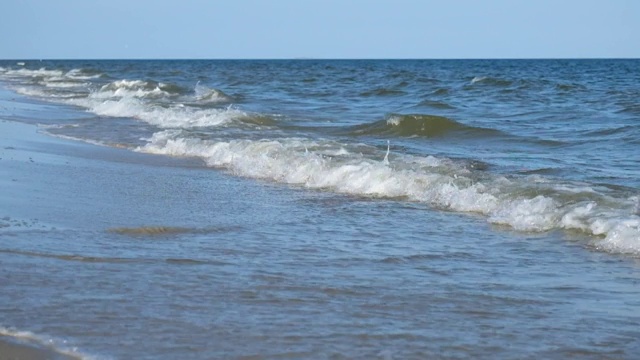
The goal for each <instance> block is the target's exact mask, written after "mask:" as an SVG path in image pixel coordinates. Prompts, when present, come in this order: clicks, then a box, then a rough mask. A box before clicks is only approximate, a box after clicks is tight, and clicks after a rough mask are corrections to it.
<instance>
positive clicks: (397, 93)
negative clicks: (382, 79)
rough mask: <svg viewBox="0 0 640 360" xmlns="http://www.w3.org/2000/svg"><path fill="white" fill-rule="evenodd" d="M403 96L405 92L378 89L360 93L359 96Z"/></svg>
mask: <svg viewBox="0 0 640 360" xmlns="http://www.w3.org/2000/svg"><path fill="white" fill-rule="evenodd" d="M405 94H406V92H405V91H402V90H397V89H387V88H378V89H373V90H369V91H364V92H362V93H360V95H361V96H400V95H405Z"/></svg>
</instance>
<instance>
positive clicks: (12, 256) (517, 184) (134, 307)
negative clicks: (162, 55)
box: [0, 59, 640, 359]
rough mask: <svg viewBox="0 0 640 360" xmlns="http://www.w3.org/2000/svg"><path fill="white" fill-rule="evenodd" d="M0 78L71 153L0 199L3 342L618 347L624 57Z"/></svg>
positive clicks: (623, 296)
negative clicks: (10, 198)
mask: <svg viewBox="0 0 640 360" xmlns="http://www.w3.org/2000/svg"><path fill="white" fill-rule="evenodd" d="M0 86H1V87H2V88H3V89H4V90H3V91H5V92H10V95H8V96H10V97H11V98H12V100H11V101H12V105H11V106H9V105H7V104H8V103H5V105H4V110H2V112H0V113H1V114H2V118H3V119H4V120H9V121H16V122H22V123H28V124H32V125H35V126H37V127H38V131H39V132H41V133H43V134H47V136H51V137H56V138H58V140H60V139H62V140H64V141H65V143H69V144H81V145H82V146H80V145H68V146H71V147H72V148H73V149H74V150H73V151H71V150H69V151H67V153H65V156H67V157H70V158H74V159H76V160H74V161H75V164H76V165H74V166H72V165H68V166H65V162H64V161H59V162H58V163H55V164H49V165H48V166H49V167H50V169H49V168H43V169H44V170H43V173H45V174H48V175H47V179H49V180H47V182H49V183H50V184H45V185H42V189H44V190H42V191H41V193H39V194H40V195H38V196H41V197H42V199H43V200H42V201H41V202H39V201H37V199H38V198H37V197H36V201H35V202H32V203H31V205H30V206H29V207H28V209H29V210H28V211H27V210H24V208H25V206H22V207H20V209H17V208H13V207H12V206H13V205H12V203H11V204H1V203H0V218H2V219H1V220H0V269H1V273H2V278H0V334H2V335H3V336H5V337H8V338H23V339H24V338H28V339H30V341H32V342H35V343H38V344H40V345H41V346H45V347H48V348H52V349H54V350H55V351H56V352H57V353H61V354H67V355H69V356H73V357H77V358H87V359H496V358H498V359H543V358H544V359H566V358H579V359H634V358H637V356H639V354H640V60H637V59H575V60H574V59H559V60H552V59H549V60H314V59H300V60H73V61H71V60H70V61H65V60H42V61H40V60H24V61H20V60H11V61H8V60H3V61H0ZM56 144H58V143H56ZM51 146H52V147H54V146H62V145H51ZM73 146H75V147H73ZM8 151H9V150H7V149H5V157H6V154H8ZM42 151H43V152H46V151H48V150H46V149H43V150H42ZM5 160H6V159H5ZM34 160H35V161H36V163H37V160H38V159H35V158H34ZM54 162H55V161H54ZM77 164H79V165H77ZM2 165H3V164H2V162H1V161H0V166H2ZM43 166H45V165H43ZM48 169H49V170H48ZM32 181H33V182H37V181H38V179H32ZM33 186H36V185H33ZM46 186H50V187H51V188H56V189H63V191H58V190H56V191H55V194H53V192H54V191H53V190H51V193H49V192H48V191H47V190H46V189H47V188H46ZM56 186H57V187H56ZM25 187H26V189H27V190H28V189H29V188H28V186H27V185H25ZM64 189H66V190H64ZM27 190H25V191H27ZM52 199H53V200H52ZM1 357H2V356H0V358H1Z"/></svg>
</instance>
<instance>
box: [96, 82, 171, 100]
mask: <svg viewBox="0 0 640 360" xmlns="http://www.w3.org/2000/svg"><path fill="white" fill-rule="evenodd" d="M162 85H163V84H161V83H159V84H153V83H150V82H147V81H143V80H118V81H114V82H112V83H109V84H106V85H104V86H102V87H101V88H100V90H99V91H96V92H93V93H92V94H91V97H93V98H95V99H108V98H114V97H119V98H126V97H136V98H144V97H152V98H160V97H168V96H170V94H169V93H168V92H167V91H164V90H162V88H161V87H162Z"/></svg>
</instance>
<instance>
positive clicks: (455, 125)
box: [351, 114, 500, 137]
mask: <svg viewBox="0 0 640 360" xmlns="http://www.w3.org/2000/svg"><path fill="white" fill-rule="evenodd" d="M452 133H458V134H462V133H467V134H469V135H477V136H486V135H490V134H495V135H497V134H499V133H500V132H499V131H498V130H493V129H486V128H479V127H473V126H468V125H464V124H461V123H459V122H457V121H455V120H452V119H449V118H447V117H444V116H437V115H426V114H410V115H400V114H392V115H390V116H388V117H387V118H386V119H385V120H379V121H376V122H374V123H372V124H365V125H358V126H355V127H353V128H352V130H351V134H353V135H384V136H400V137H441V136H446V135H449V134H452Z"/></svg>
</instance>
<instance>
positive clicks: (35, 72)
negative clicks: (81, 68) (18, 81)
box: [5, 68, 64, 77]
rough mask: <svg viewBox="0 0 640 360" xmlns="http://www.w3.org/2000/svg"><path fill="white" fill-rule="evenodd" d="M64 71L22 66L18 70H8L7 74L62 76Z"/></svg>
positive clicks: (17, 75)
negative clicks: (33, 68)
mask: <svg viewBox="0 0 640 360" xmlns="http://www.w3.org/2000/svg"><path fill="white" fill-rule="evenodd" d="M63 74H64V72H62V71H61V70H47V69H45V68H40V69H38V70H30V69H25V68H21V69H18V70H6V71H5V75H8V76H11V77H54V76H62V75H63Z"/></svg>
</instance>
